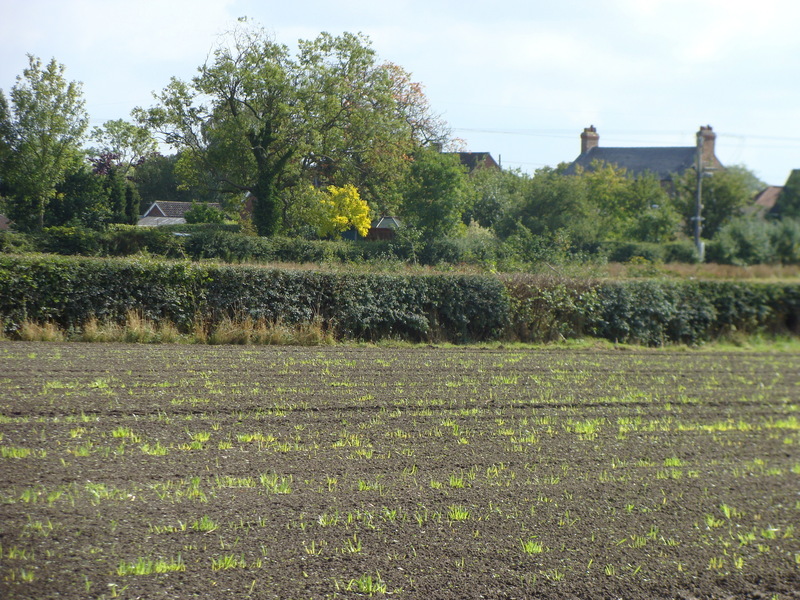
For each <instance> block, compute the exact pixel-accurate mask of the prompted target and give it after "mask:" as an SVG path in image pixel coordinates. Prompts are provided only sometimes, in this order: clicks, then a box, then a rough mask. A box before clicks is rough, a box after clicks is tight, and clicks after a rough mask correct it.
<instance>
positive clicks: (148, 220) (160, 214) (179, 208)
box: [137, 201, 222, 227]
mask: <svg viewBox="0 0 800 600" xmlns="http://www.w3.org/2000/svg"><path fill="white" fill-rule="evenodd" d="M192 205H193V203H192V202H173V201H164V202H153V204H152V205H151V206H150V208H148V209H147V210H146V211H145V213H144V214H143V215H142V216H141V218H140V219H139V222H138V223H137V225H138V226H139V227H161V226H162V225H183V224H184V223H186V218H185V216H184V215H185V214H186V212H187V211H188V210H190V209H191V208H192ZM206 205H207V206H210V207H211V208H216V209H217V210H222V206H221V205H220V204H219V203H218V202H208V203H207V204H206Z"/></svg>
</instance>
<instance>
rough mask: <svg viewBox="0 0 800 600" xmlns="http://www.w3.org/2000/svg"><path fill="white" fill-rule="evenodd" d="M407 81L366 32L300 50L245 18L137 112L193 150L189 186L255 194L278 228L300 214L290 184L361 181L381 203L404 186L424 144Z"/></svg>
mask: <svg viewBox="0 0 800 600" xmlns="http://www.w3.org/2000/svg"><path fill="white" fill-rule="evenodd" d="M396 89H397V86H396V82H394V81H393V79H392V71H391V70H390V69H388V68H386V67H385V66H384V65H379V64H377V62H376V57H375V52H374V50H373V49H372V48H371V46H370V43H369V40H368V39H367V38H365V37H364V36H362V35H354V34H349V33H345V34H343V35H341V36H336V37H335V36H332V35H330V34H327V33H322V34H321V35H320V36H319V37H317V38H316V39H315V40H301V41H300V42H299V46H298V52H297V55H296V56H292V55H291V53H290V51H289V49H288V48H287V47H286V46H285V45H282V44H278V43H276V42H274V41H273V40H271V39H270V38H269V37H268V36H267V35H266V34H265V33H264V31H263V30H262V29H260V28H253V27H250V26H249V25H247V24H243V25H242V26H241V27H240V28H238V29H237V30H235V31H234V32H232V33H231V34H230V35H229V36H228V37H227V38H226V39H225V40H224V42H223V43H222V44H221V45H220V46H219V47H217V48H216V50H215V51H214V52H213V55H212V57H211V58H210V59H209V61H208V62H207V63H206V64H205V65H204V66H202V67H201V68H200V69H199V74H198V75H197V76H196V77H194V78H193V79H192V80H191V81H190V82H185V81H180V80H178V79H172V81H171V82H170V84H169V85H168V86H167V87H166V88H165V89H164V91H163V92H161V93H160V94H158V95H157V96H156V98H157V100H158V104H157V106H155V107H153V108H150V109H148V110H143V109H137V110H136V111H135V113H134V114H135V116H136V118H137V119H138V121H139V122H140V124H143V125H147V126H148V127H150V128H151V129H152V130H154V131H156V132H157V133H159V134H161V135H162V136H163V138H164V140H165V141H166V142H167V143H168V144H171V145H172V146H173V147H174V148H176V149H177V150H180V151H181V159H180V162H179V165H178V166H177V170H178V172H179V173H180V174H181V176H182V177H183V179H184V181H185V183H186V184H189V185H196V186H201V187H213V188H215V189H216V190H217V191H219V192H220V193H222V194H236V193H238V194H243V193H245V192H250V194H251V195H252V197H253V198H254V221H255V224H256V227H257V228H258V231H259V233H261V234H262V235H271V234H274V233H276V232H278V231H280V230H281V227H282V222H286V221H287V220H289V219H290V218H291V210H292V206H291V204H290V201H291V199H292V198H293V197H294V196H296V195H295V194H290V193H283V192H285V191H286V190H288V189H290V188H297V187H298V186H301V185H307V184H308V183H314V184H315V185H318V186H326V185H337V186H343V185H346V184H352V185H355V186H356V187H358V189H359V190H361V191H362V195H363V196H364V198H365V199H366V200H368V201H370V202H372V201H374V200H375V199H377V198H379V197H382V196H384V194H385V193H387V192H391V190H392V189H393V187H396V184H397V182H396V180H395V177H396V173H397V172H398V170H402V169H403V168H405V166H406V164H407V162H408V156H409V155H410V153H411V151H412V150H413V148H414V146H415V144H416V143H418V142H417V138H415V135H416V134H415V131H414V130H413V128H412V127H411V126H410V125H409V124H408V122H407V120H406V119H404V118H403V117H402V110H401V109H400V108H399V105H398V99H397V97H396Z"/></svg>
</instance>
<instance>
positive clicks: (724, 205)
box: [675, 166, 763, 239]
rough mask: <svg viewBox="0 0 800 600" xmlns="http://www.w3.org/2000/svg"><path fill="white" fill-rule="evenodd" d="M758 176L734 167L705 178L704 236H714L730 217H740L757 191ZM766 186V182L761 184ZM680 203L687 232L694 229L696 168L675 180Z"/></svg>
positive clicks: (678, 203) (690, 232)
mask: <svg viewBox="0 0 800 600" xmlns="http://www.w3.org/2000/svg"><path fill="white" fill-rule="evenodd" d="M754 180H755V181H758V180H757V178H755V176H754V175H753V174H752V173H751V172H750V171H749V170H748V169H746V168H745V167H742V166H733V167H728V168H726V169H725V170H723V171H717V172H715V173H713V174H711V175H705V176H704V177H703V181H702V186H701V191H702V196H701V199H702V204H703V212H702V217H703V237H705V238H708V239H710V238H713V237H714V236H715V235H716V233H717V232H718V231H719V230H720V229H721V228H722V227H723V226H724V225H725V224H726V223H728V222H729V221H730V220H731V219H734V218H736V217H739V216H741V214H742V209H743V208H744V207H746V206H747V205H748V204H749V203H750V202H751V201H752V199H753V196H754V195H755V192H756V191H757V187H758V186H757V185H756V184H755V183H754ZM761 187H763V184H762V186H761ZM675 191H676V196H677V206H678V208H679V210H680V212H681V214H682V215H683V217H684V223H685V228H686V233H687V234H689V235H691V234H692V232H693V231H694V221H693V218H694V216H695V201H696V194H697V171H695V170H694V169H689V170H687V171H686V172H685V173H684V174H683V175H682V176H680V177H678V178H676V180H675Z"/></svg>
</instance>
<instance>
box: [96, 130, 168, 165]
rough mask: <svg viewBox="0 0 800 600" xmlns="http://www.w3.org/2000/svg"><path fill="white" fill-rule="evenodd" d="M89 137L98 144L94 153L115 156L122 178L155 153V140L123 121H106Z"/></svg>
mask: <svg viewBox="0 0 800 600" xmlns="http://www.w3.org/2000/svg"><path fill="white" fill-rule="evenodd" d="M91 137H92V139H93V140H94V141H95V142H97V143H98V144H99V147H98V148H95V149H94V153H95V154H96V155H98V156H100V155H106V156H108V155H113V156H115V157H116V161H117V165H118V167H119V168H120V169H121V170H122V175H123V176H124V177H128V176H130V174H131V170H132V169H133V168H134V167H136V166H138V165H139V164H141V163H142V162H144V160H145V159H146V158H147V157H148V156H149V155H151V154H152V153H154V152H155V151H156V140H155V139H154V138H153V136H152V135H151V133H150V131H149V130H147V129H146V128H144V127H139V126H137V125H134V124H133V123H130V122H128V121H125V120H123V119H116V120H113V121H106V122H105V123H103V126H102V127H95V128H94V129H93V130H92V135H91Z"/></svg>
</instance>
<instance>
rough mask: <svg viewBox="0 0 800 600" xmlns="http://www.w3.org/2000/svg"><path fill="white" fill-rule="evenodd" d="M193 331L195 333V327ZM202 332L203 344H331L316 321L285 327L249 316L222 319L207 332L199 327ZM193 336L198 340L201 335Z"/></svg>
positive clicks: (323, 329) (326, 334)
mask: <svg viewBox="0 0 800 600" xmlns="http://www.w3.org/2000/svg"><path fill="white" fill-rule="evenodd" d="M195 329H196V330H197V326H196V327H195ZM201 331H202V338H203V339H204V340H205V343H209V344H259V345H293V346H318V345H322V344H332V343H334V338H333V335H332V334H331V333H330V332H329V331H326V330H325V328H324V327H323V324H322V322H321V321H319V320H315V321H313V322H311V323H299V324H297V325H287V324H285V323H283V322H282V321H280V320H278V321H275V322H269V321H267V320H265V319H257V320H254V319H253V318H252V317H245V318H243V319H231V318H228V317H225V318H224V319H223V320H222V321H220V322H219V323H218V324H217V325H216V327H214V328H213V329H211V331H210V333H209V332H208V328H206V327H202V328H201ZM195 337H196V339H197V338H199V337H200V336H197V335H195ZM197 341H198V342H199V341H200V339H197Z"/></svg>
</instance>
